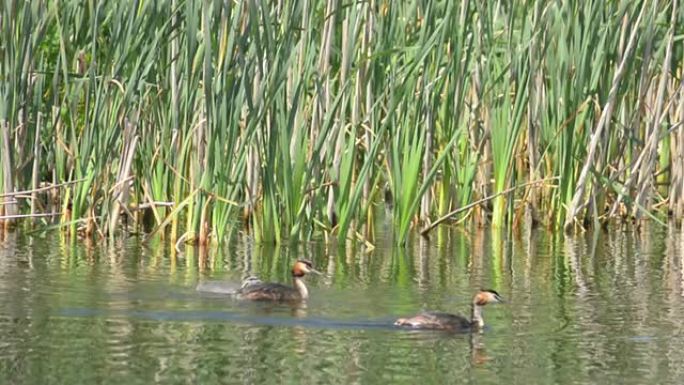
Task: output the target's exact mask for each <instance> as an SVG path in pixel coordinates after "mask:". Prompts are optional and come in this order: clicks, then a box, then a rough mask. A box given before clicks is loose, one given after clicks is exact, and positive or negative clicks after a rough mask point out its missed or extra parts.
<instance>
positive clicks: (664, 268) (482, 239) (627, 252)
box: [0, 229, 684, 384]
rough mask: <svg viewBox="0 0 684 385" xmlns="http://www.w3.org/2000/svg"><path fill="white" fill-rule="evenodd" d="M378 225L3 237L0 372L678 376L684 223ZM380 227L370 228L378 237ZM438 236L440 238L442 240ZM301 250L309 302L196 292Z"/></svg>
mask: <svg viewBox="0 0 684 385" xmlns="http://www.w3.org/2000/svg"><path fill="white" fill-rule="evenodd" d="M441 231H443V233H442V234H441V235H440V237H439V238H440V239H439V241H438V242H435V243H431V242H430V241H428V240H424V239H421V238H416V239H413V240H412V242H411V243H410V245H411V246H410V247H409V248H407V249H397V248H394V247H391V246H388V245H391V244H392V242H391V241H387V242H384V241H381V242H379V244H378V245H376V246H377V247H376V248H375V249H374V250H368V249H366V248H365V247H364V246H363V245H360V244H354V243H344V244H332V245H326V244H322V243H304V244H298V245H292V246H290V247H262V246H256V245H254V244H252V243H251V242H250V241H249V239H245V238H237V239H236V240H235V241H234V243H233V244H231V245H228V246H226V247H225V248H221V249H210V250H197V249H192V248H186V249H183V250H181V251H177V250H175V249H174V247H173V246H169V245H166V244H165V243H164V242H163V241H161V240H158V239H156V240H155V239H153V240H151V241H150V242H148V243H146V244H142V243H141V242H140V241H139V240H138V239H135V238H134V239H129V240H125V241H118V242H115V243H114V244H113V245H104V244H92V243H91V244H87V243H85V242H83V241H72V240H68V239H64V238H62V237H61V236H60V235H59V234H47V235H45V236H43V237H34V238H29V237H24V236H21V235H18V234H10V235H9V236H8V237H7V238H5V239H3V240H2V241H0V382H2V383H12V384H34V383H64V384H76V383H112V384H114V383H116V384H119V383H127V384H149V383H172V384H173V383H178V384H186V383H193V384H196V383H202V384H211V383H247V384H252V383H254V384H273V383H285V384H318V383H320V384H349V383H359V384H361V383H362V384H374V383H379V384H385V383H398V384H416V383H421V384H444V383H485V384H486V383H491V384H500V383H507V384H518V383H520V384H534V383H539V384H548V383H556V384H591V383H623V384H625V383H626V384H643V383H658V384H680V383H683V382H684V339H683V338H682V331H683V328H682V322H683V321H682V319H684V317H683V316H684V314H683V313H684V311H683V310H682V309H684V307H683V306H682V305H683V304H684V301H683V297H682V295H683V293H684V268H683V259H682V257H683V255H682V246H683V238H682V236H681V234H680V233H678V232H675V231H673V232H664V231H661V230H658V231H649V230H648V229H647V230H646V231H645V232H644V233H643V234H641V235H635V234H634V233H632V231H631V230H625V229H615V230H611V231H609V232H599V233H588V234H585V235H580V236H576V237H572V238H563V237H562V236H561V235H559V234H552V233H547V232H545V231H532V230H529V229H524V230H523V231H521V232H520V233H519V234H516V235H515V236H514V237H513V238H512V239H509V238H508V236H507V235H506V233H505V232H503V233H501V232H499V233H492V232H489V231H463V230H458V231H444V230H441ZM381 239H382V238H381ZM437 244H439V247H437ZM300 257H303V258H309V259H311V260H313V261H314V263H315V265H316V266H317V267H318V268H319V269H320V270H322V271H323V272H325V273H326V274H325V276H323V277H320V278H315V277H312V278H311V279H308V281H307V282H308V284H309V288H310V291H311V294H312V298H311V300H310V301H309V302H308V303H307V304H306V305H305V306H303V305H302V306H294V307H291V306H285V305H269V304H252V303H239V302H236V301H233V300H231V299H229V298H225V297H222V296H217V295H207V294H203V293H198V292H196V291H195V289H194V287H195V285H196V284H197V282H198V281H199V280H223V281H226V282H232V283H236V282H238V281H239V280H240V279H241V278H242V277H244V276H246V275H249V274H252V275H258V276H259V277H261V278H262V279H268V280H274V281H281V282H288V281H289V270H290V268H291V263H292V261H293V260H294V259H296V258H300ZM481 287H482V288H494V289H496V290H498V291H499V292H500V293H501V294H502V295H503V296H504V298H506V300H507V304H505V305H500V306H492V307H488V308H487V309H485V314H484V316H485V321H486V322H487V325H488V326H487V329H486V330H485V331H484V333H482V334H476V335H447V334H443V333H438V332H409V331H402V330H397V329H395V328H393V327H392V326H391V324H392V322H393V320H394V319H395V318H397V317H399V316H406V315H410V314H413V313H415V312H417V311H420V310H421V309H432V310H442V311H450V312H459V313H462V314H468V311H469V301H470V298H471V295H472V294H473V293H474V292H475V291H476V290H477V289H479V288H481Z"/></svg>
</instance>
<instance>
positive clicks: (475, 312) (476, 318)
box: [470, 304, 484, 328]
mask: <svg viewBox="0 0 684 385" xmlns="http://www.w3.org/2000/svg"><path fill="white" fill-rule="evenodd" d="M470 321H471V322H472V324H473V326H475V327H478V328H482V327H484V319H482V306H480V305H477V304H473V307H472V310H471V317H470Z"/></svg>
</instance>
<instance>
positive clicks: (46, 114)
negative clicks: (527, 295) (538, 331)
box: [0, 0, 684, 244]
mask: <svg viewBox="0 0 684 385" xmlns="http://www.w3.org/2000/svg"><path fill="white" fill-rule="evenodd" d="M682 31H684V10H682V6H681V4H679V3H678V1H677V0H672V1H650V0H645V1H628V0H623V1H611V2H604V1H598V0H596V1H593V0H589V1H562V2H561V1H542V0H529V1H486V2H481V1H469V0H463V1H430V0H408V1H402V2H394V1H387V0H366V1H340V0H296V1H295V0H273V1H264V0H245V1H230V0H223V1H219V0H185V1H183V0H166V1H164V0H159V1H121V2H111V1H95V0H93V1H88V2H83V1H76V0H64V1H54V0H53V1H43V0H36V1H30V2H27V1H16V0H2V7H1V10H0V133H1V135H0V149H1V154H0V162H1V165H2V166H1V167H0V174H1V176H2V178H1V181H2V183H0V192H1V195H0V200H1V202H0V214H1V215H0V218H2V221H3V223H4V224H5V226H11V225H15V224H17V223H20V224H21V225H23V224H24V223H28V224H27V225H26V226H45V225H50V226H57V227H60V228H63V229H64V230H65V231H67V232H68V233H69V234H71V235H76V234H82V235H84V236H88V237H92V236H98V237H112V236H115V235H117V234H120V233H131V232H144V233H146V234H150V235H151V234H159V235H162V236H164V237H169V238H170V239H171V240H173V241H175V242H180V241H185V242H199V243H207V242H210V241H214V242H220V241H222V240H225V239H230V235H231V234H235V233H236V231H238V230H241V231H247V232H249V233H250V234H251V235H252V236H253V237H254V239H255V240H257V241H258V242H268V243H274V242H275V243H278V242H283V241H286V240H288V241H289V240H305V239H310V238H312V237H316V236H321V235H325V236H328V237H337V238H340V239H350V238H354V239H365V240H368V241H371V242H372V239H373V229H374V228H375V227H376V224H375V218H376V217H377V215H378V213H379V210H378V207H379V206H381V205H382V204H385V205H387V207H388V208H389V209H390V216H391V222H392V226H391V227H392V232H393V234H394V239H395V241H396V242H397V243H399V244H401V243H405V242H406V240H407V239H409V237H410V236H411V234H412V233H415V231H414V230H416V229H422V230H423V231H422V233H423V234H424V235H428V234H429V231H430V230H431V229H432V228H434V227H435V226H433V224H434V223H435V222H436V221H437V220H439V223H449V222H457V223H468V222H472V223H478V224H491V225H492V226H494V227H497V228H507V227H510V226H515V225H517V224H519V223H520V221H521V219H522V218H524V217H527V218H528V219H529V220H531V221H532V223H543V224H544V225H546V226H548V227H549V228H564V229H565V230H567V231H573V230H576V229H581V228H586V227H587V226H599V225H601V224H605V223H608V222H609V221H610V220H611V219H616V218H617V219H623V220H624V219H627V218H634V219H637V220H642V219H649V220H655V221H657V222H659V223H664V224H666V222H667V221H668V220H672V221H673V222H674V223H681V221H682V218H683V217H684V127H682V124H683V122H684V91H683V87H684V86H683V84H684V83H683V78H682V75H683V73H684V33H682ZM24 217H28V218H31V221H30V222H27V221H21V222H18V218H24Z"/></svg>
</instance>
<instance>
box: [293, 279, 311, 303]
mask: <svg viewBox="0 0 684 385" xmlns="http://www.w3.org/2000/svg"><path fill="white" fill-rule="evenodd" d="M292 282H293V283H294V287H295V289H297V292H299V295H300V296H301V297H302V299H307V298H309V290H308V289H307V288H306V285H305V284H304V279H302V277H296V276H293V277H292Z"/></svg>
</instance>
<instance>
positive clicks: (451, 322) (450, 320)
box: [394, 290, 503, 331]
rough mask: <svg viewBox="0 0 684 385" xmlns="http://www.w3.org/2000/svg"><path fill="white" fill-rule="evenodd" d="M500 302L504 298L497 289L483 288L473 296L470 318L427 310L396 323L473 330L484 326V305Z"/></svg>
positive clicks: (427, 327) (413, 326)
mask: <svg viewBox="0 0 684 385" xmlns="http://www.w3.org/2000/svg"><path fill="white" fill-rule="evenodd" d="M500 302H503V299H502V298H501V296H499V293H497V292H496V291H494V290H481V291H480V292H478V293H477V294H475V296H474V297H473V302H472V305H471V306H472V307H471V318H470V319H467V318H465V317H463V316H460V315H457V314H449V313H440V312H425V313H421V314H418V315H416V316H413V317H411V318H399V319H398V320H396V322H394V324H395V325H397V326H405V327H410V328H414V329H436V330H449V331H471V330H473V329H481V328H482V327H483V326H484V320H483V318H482V307H484V306H485V305H487V304H490V303H500Z"/></svg>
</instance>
